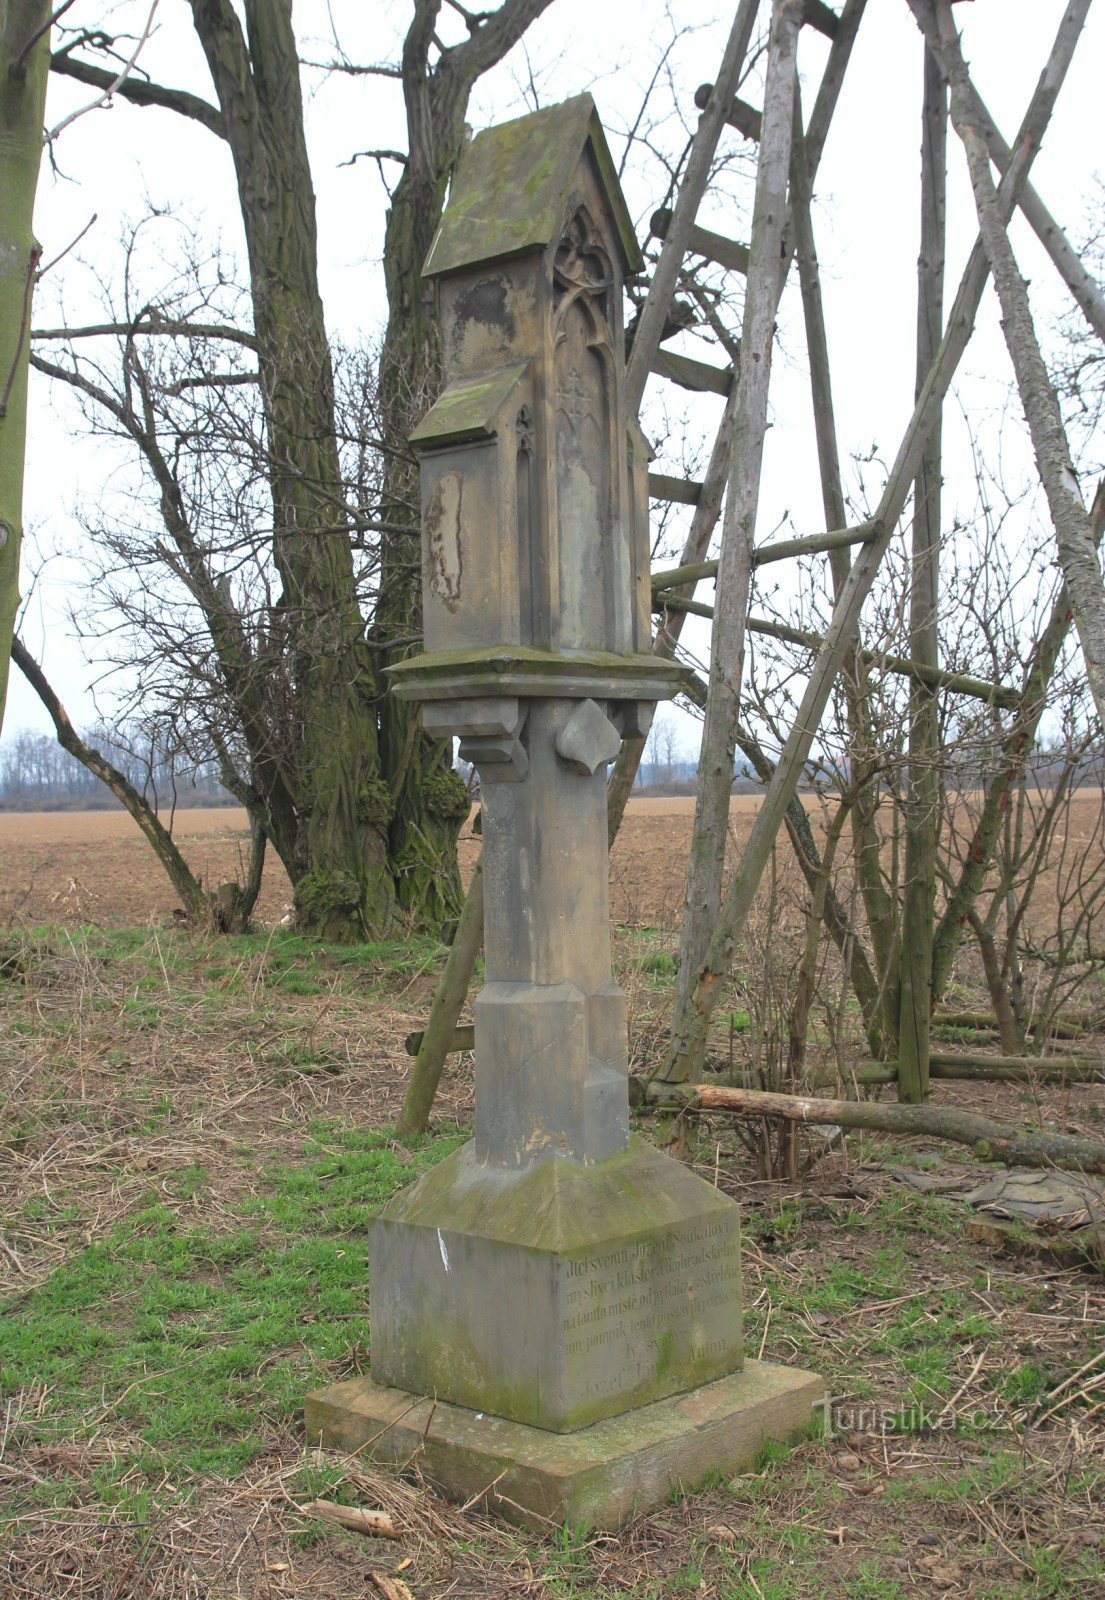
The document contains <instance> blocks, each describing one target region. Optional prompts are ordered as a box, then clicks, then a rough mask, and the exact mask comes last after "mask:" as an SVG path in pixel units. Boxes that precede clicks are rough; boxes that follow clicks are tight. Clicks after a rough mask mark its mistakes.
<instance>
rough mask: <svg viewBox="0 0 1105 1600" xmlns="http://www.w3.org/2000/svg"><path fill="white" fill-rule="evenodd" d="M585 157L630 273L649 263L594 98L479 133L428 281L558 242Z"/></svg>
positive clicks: (429, 261) (461, 169)
mask: <svg viewBox="0 0 1105 1600" xmlns="http://www.w3.org/2000/svg"><path fill="white" fill-rule="evenodd" d="M582 159H586V160H589V161H590V162H591V163H593V165H594V168H595V172H596V176H597V177H598V179H599V182H600V183H601V185H602V188H603V191H604V194H605V197H606V200H607V203H608V206H609V209H610V212H611V215H612V217H613V221H614V225H615V234H616V237H617V239H618V243H619V245H620V248H621V251H622V258H623V264H624V267H625V269H626V270H627V271H629V272H640V270H641V267H642V266H643V264H644V263H643V261H642V259H641V251H640V246H639V245H638V243H637V239H636V235H635V234H634V232H633V224H632V222H631V221H630V218H629V213H628V211H627V210H626V206H625V201H624V199H623V198H622V193H621V187H620V185H619V183H618V178H617V172H616V170H615V167H614V162H613V160H612V159H611V156H610V149H609V146H608V145H607V143H606V135H605V133H604V132H603V129H602V124H601V122H600V121H599V119H598V115H597V113H596V111H595V102H594V101H593V100H592V98H591V96H590V95H589V94H580V95H576V96H575V98H574V99H572V100H564V101H562V102H561V103H560V104H559V105H555V106H548V107H546V108H545V109H544V110H541V111H537V112H533V113H531V114H530V115H529V116H525V117H516V118H515V119H514V120H513V121H512V122H501V123H499V124H498V126H497V127H494V128H485V129H484V130H483V131H482V132H481V133H478V134H477V135H476V137H475V138H474V139H473V140H472V142H471V144H470V145H469V146H468V148H467V149H466V150H465V152H464V155H463V156H462V157H461V160H460V163H459V165H458V168H457V175H456V178H455V179H454V181H453V188H452V192H451V194H450V196H449V205H448V208H447V210H446V212H445V215H444V217H443V218H442V220H441V227H440V228H439V229H438V232H437V236H436V238H435V239H434V242H433V244H432V246H431V247H430V253H429V255H428V256H427V258H426V265H425V268H424V272H425V274H426V276H427V277H437V276H439V275H442V274H445V273H452V272H457V271H458V270H460V269H462V268H471V267H475V266H480V265H482V264H484V263H487V262H492V261H502V260H504V259H509V258H510V257H511V256H514V255H519V254H521V253H523V252H527V251H531V250H540V249H541V248H542V247H543V246H544V245H547V244H548V243H549V242H550V241H551V240H554V239H555V238H556V237H557V235H558V234H559V232H560V229H561V227H562V225H563V208H564V194H565V190H566V189H567V188H568V186H569V184H570V183H571V182H572V179H573V176H574V174H575V171H576V169H577V168H578V166H579V164H580V162H581V160H582Z"/></svg>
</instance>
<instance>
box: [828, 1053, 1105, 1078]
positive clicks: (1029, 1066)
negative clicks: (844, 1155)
mask: <svg viewBox="0 0 1105 1600" xmlns="http://www.w3.org/2000/svg"><path fill="white" fill-rule="evenodd" d="M886 1065H887V1064H886V1063H885V1062H879V1061H861V1062H860V1063H859V1065H858V1066H857V1068H856V1082H857V1083H885V1082H892V1081H893V1080H894V1078H896V1076H897V1074H896V1072H895V1071H894V1069H893V1063H890V1069H891V1070H890V1077H889V1078H882V1077H879V1076H876V1075H875V1074H874V1073H873V1071H872V1070H871V1069H873V1068H876V1067H885V1066H886ZM929 1076H930V1077H932V1078H946V1079H949V1080H952V1081H954V1080H955V1079H967V1080H970V1081H977V1082H979V1083H1105V1063H1102V1062H1101V1061H1098V1060H1096V1059H1095V1058H1094V1057H1093V1056H986V1055H971V1054H963V1055H952V1054H950V1053H945V1052H943V1051H940V1050H933V1051H932V1052H931V1053H930V1055H929Z"/></svg>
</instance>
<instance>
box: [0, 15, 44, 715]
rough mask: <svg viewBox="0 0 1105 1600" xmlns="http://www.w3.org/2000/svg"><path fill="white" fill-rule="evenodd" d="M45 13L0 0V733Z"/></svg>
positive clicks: (20, 456)
mask: <svg viewBox="0 0 1105 1600" xmlns="http://www.w3.org/2000/svg"><path fill="white" fill-rule="evenodd" d="M50 14H51V6H50V4H49V3H48V0H0V728H2V727H3V725H4V703H5V700H6V698H7V688H8V661H9V658H10V655H11V649H12V636H13V630H14V628H15V616H16V612H17V611H18V609H19V551H20V546H21V543H22V534H23V465H24V458H25V456H26V447H27V354H28V349H29V346H30V331H31V297H32V294H33V292H34V282H35V272H36V269H37V267H38V261H39V255H40V250H39V246H38V244H37V242H36V240H35V237H34V234H33V232H32V231H31V225H32V215H33V212H34V204H35V190H36V188H37V186H38V168H39V159H40V156H41V152H42V124H43V107H44V105H45V102H46V76H47V73H48V72H49V68H50V26H49V24H50ZM36 35H37V37H36Z"/></svg>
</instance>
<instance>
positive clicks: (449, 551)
mask: <svg viewBox="0 0 1105 1600" xmlns="http://www.w3.org/2000/svg"><path fill="white" fill-rule="evenodd" d="M463 500H464V478H463V477H462V476H461V474H460V473H459V472H446V473H445V474H444V475H443V476H442V477H441V478H440V479H439V480H438V482H437V483H436V484H435V485H434V491H433V494H432V495H431V496H430V503H429V505H428V506H427V507H426V511H425V515H424V517H423V522H424V525H425V528H426V534H427V540H426V557H427V567H428V571H427V572H426V581H427V584H428V586H429V589H430V591H431V593H432V594H433V595H434V596H435V598H436V599H438V600H440V601H441V604H442V605H443V606H444V607H445V609H446V611H453V612H455V611H456V609H457V607H458V606H459V605H460V576H461V565H462V562H461V550H460V519H461V507H462V505H463Z"/></svg>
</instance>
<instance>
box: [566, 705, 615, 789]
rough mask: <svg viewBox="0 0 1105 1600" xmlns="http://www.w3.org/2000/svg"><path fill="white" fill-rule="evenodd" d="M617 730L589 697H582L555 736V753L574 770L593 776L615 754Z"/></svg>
mask: <svg viewBox="0 0 1105 1600" xmlns="http://www.w3.org/2000/svg"><path fill="white" fill-rule="evenodd" d="M621 743H622V740H621V734H620V733H619V732H618V730H617V728H615V726H614V724H613V723H612V722H611V721H610V719H609V717H607V716H606V715H605V713H604V712H603V711H602V709H601V708H600V707H599V706H598V705H596V704H595V702H594V701H593V700H583V701H581V702H580V704H579V705H578V706H577V707H576V709H575V710H574V711H573V712H572V714H571V716H570V717H569V718H568V720H567V722H566V723H565V724H564V726H563V727H562V728H561V730H560V732H559V733H558V734H557V736H556V753H557V755H558V756H559V757H560V759H561V760H562V761H564V762H566V763H567V765H568V766H569V767H571V768H572V770H573V771H574V772H584V773H586V774H587V776H588V777H589V778H590V777H593V775H594V774H595V773H596V772H597V771H598V769H599V768H600V767H605V766H606V765H607V764H608V763H609V762H611V761H614V760H615V759H616V758H617V754H618V751H619V750H620V749H621Z"/></svg>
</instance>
